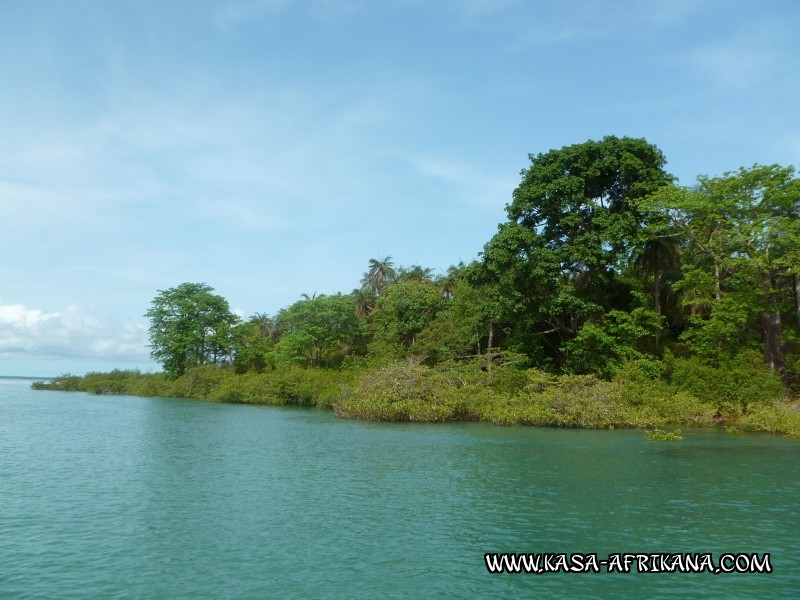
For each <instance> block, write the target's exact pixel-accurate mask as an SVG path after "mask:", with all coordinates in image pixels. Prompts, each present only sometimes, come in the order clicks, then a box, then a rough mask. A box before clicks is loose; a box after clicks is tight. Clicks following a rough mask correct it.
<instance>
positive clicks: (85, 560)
mask: <svg viewBox="0 0 800 600" xmlns="http://www.w3.org/2000/svg"><path fill="white" fill-rule="evenodd" d="M29 385H30V381H13V380H0V597H3V598H6V597H8V598H284V597H296V598H379V597H409V598H427V597H453V598H482V597H494V598H526V597H529V598H561V597H564V598H575V597H577V598H620V597H627V598H797V597H798V594H800V558H799V557H800V516H798V512H800V511H799V510H798V509H800V460H798V459H800V442H798V441H791V440H785V439H782V438H780V437H772V436H761V435H738V436H735V435H728V434H726V433H724V432H719V431H716V430H698V431H689V432H688V433H687V437H686V439H685V440H684V441H683V442H679V443H664V442H662V443H657V442H648V441H646V440H645V439H644V435H643V433H642V432H641V431H577V430H554V429H536V428H501V427H495V426H490V425H482V424H459V425H416V424H381V423H364V422H360V421H348V420H342V419H337V418H336V417H334V416H333V415H332V414H330V413H328V412H319V411H312V410H291V409H279V408H271V407H252V406H235V405H219V404H211V403H205V402H200V401H193V400H179V399H166V398H132V397H124V396H123V397H105V396H90V395H86V394H81V393H63V392H34V391H32V390H30V389H29ZM484 552H597V553H599V554H601V555H606V554H608V553H612V552H714V553H722V552H758V553H763V552H770V553H771V557H772V564H773V567H774V572H773V573H771V574H762V575H741V574H731V575H713V574H707V573H704V574H693V575H688V574H680V573H662V574H646V575H645V574H635V573H632V574H614V575H609V574H605V573H601V574H592V573H589V574H548V575H524V574H520V575H490V574H489V573H487V572H486V569H485V567H484V563H483V553H484Z"/></svg>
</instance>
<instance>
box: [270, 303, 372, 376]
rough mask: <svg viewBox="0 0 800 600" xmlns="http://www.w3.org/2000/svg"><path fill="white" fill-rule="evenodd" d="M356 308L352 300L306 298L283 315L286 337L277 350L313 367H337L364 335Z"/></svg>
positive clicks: (281, 316)
mask: <svg viewBox="0 0 800 600" xmlns="http://www.w3.org/2000/svg"><path fill="white" fill-rule="evenodd" d="M356 308H357V307H356V304H355V302H353V298H352V297H351V296H344V295H342V294H336V295H334V296H325V295H320V296H317V295H314V296H313V297H308V296H307V295H306V296H305V298H304V299H303V300H299V301H298V302H295V303H294V304H292V305H291V306H290V307H289V308H287V309H285V310H283V311H281V312H280V313H279V315H278V322H279V324H280V326H281V327H282V328H283V330H284V334H283V337H281V340H280V342H278V344H277V345H276V350H277V351H278V352H279V354H282V355H283V356H285V357H288V358H289V359H290V360H294V361H299V362H301V363H304V364H308V365H310V366H312V367H319V366H334V364H335V363H336V362H337V361H339V360H341V358H342V357H343V356H344V355H345V354H346V353H347V351H348V350H349V348H350V347H351V345H352V344H354V343H355V341H356V340H357V339H358V337H359V335H360V333H361V323H360V320H359V318H358V315H357V314H356Z"/></svg>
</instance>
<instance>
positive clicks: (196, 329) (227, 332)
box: [145, 283, 239, 377]
mask: <svg viewBox="0 0 800 600" xmlns="http://www.w3.org/2000/svg"><path fill="white" fill-rule="evenodd" d="M213 291H214V288H212V287H210V286H209V285H207V284H205V283H183V284H181V285H179V286H178V287H175V288H170V289H168V290H159V291H158V295H157V296H156V297H155V298H154V299H153V301H152V303H151V305H150V310H148V311H147V312H146V313H145V316H146V317H147V318H148V319H150V329H149V334H150V348H151V351H150V356H151V357H152V358H153V359H154V360H157V361H159V362H160V363H161V364H162V366H163V368H164V372H165V373H166V374H167V375H169V376H170V377H178V376H180V375H183V374H184V373H185V372H186V370H187V369H189V368H192V367H196V366H199V365H205V364H209V363H215V364H221V363H224V362H225V361H227V360H229V359H230V357H231V355H232V353H233V344H232V328H233V326H234V325H235V324H236V323H237V322H238V320H239V318H238V317H237V316H236V315H234V314H233V313H231V311H230V307H229V306H228V301H227V300H225V299H224V298H223V297H222V296H218V295H216V294H212V293H211V292H213Z"/></svg>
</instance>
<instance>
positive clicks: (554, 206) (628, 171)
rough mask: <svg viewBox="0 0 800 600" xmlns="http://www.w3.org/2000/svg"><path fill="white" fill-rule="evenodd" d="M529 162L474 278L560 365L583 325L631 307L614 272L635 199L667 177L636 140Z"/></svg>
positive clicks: (626, 261)
mask: <svg viewBox="0 0 800 600" xmlns="http://www.w3.org/2000/svg"><path fill="white" fill-rule="evenodd" d="M529 158H530V160H531V165H530V167H529V168H528V169H525V170H524V171H522V181H521V183H520V184H519V186H518V187H517V188H516V189H515V190H514V194H513V199H512V201H511V203H510V204H509V205H508V206H507V207H506V211H507V213H508V217H509V222H508V223H506V224H503V225H501V226H500V228H499V231H498V233H497V234H496V235H495V237H494V238H493V239H492V240H491V241H490V242H489V243H488V244H487V245H486V247H485V249H484V253H483V266H484V272H483V274H482V275H481V276H480V277H479V279H482V280H483V281H485V282H487V283H491V284H493V285H495V286H500V288H501V289H502V290H504V291H503V295H504V296H505V297H506V298H507V299H509V300H511V302H509V303H508V306H507V308H509V309H511V314H512V315H513V316H514V318H515V321H516V323H515V326H514V327H515V328H516V329H517V331H518V332H521V333H523V334H534V335H536V336H541V340H542V341H543V342H544V344H545V346H546V347H547V349H548V351H549V354H550V356H551V358H552V359H553V360H554V361H555V362H556V363H557V364H560V363H562V362H563V360H564V358H565V357H564V354H563V352H564V348H565V346H564V344H565V342H567V341H569V340H570V339H572V338H574V337H575V336H576V335H577V334H578V331H579V330H580V328H581V327H582V326H583V324H584V323H586V322H587V321H590V320H598V319H601V318H602V316H603V314H605V313H606V312H607V311H609V310H615V309H617V310H629V309H630V308H631V293H630V288H629V286H628V284H626V282H625V281H624V279H623V278H622V277H621V276H620V274H621V273H623V272H625V271H627V270H628V268H629V267H630V256H631V251H632V249H633V248H634V247H635V245H636V244H637V242H638V241H639V235H638V232H639V229H640V228H641V227H642V226H643V215H642V213H641V212H640V211H639V210H638V208H637V206H636V200H638V199H640V198H643V197H645V196H647V195H649V194H651V193H653V192H654V191H656V190H657V189H659V188H660V187H662V186H665V185H667V184H669V183H670V182H671V181H672V177H671V176H670V175H669V174H667V173H666V172H665V171H664V165H665V163H666V160H665V158H664V155H663V154H662V153H661V151H660V150H659V149H658V148H656V147H655V146H653V145H652V144H649V143H648V142H647V141H646V140H644V139H634V138H627V137H624V138H617V137H613V136H609V137H605V138H603V139H602V140H601V141H591V140H590V141H588V142H585V143H583V144H576V145H573V146H566V147H564V148H562V149H560V150H551V151H549V152H547V153H543V154H538V155H530V157H529ZM508 314H509V313H508V311H506V315H508ZM520 330H521V331H520ZM517 337H519V334H518V335H517ZM527 351H528V352H529V353H530V350H527Z"/></svg>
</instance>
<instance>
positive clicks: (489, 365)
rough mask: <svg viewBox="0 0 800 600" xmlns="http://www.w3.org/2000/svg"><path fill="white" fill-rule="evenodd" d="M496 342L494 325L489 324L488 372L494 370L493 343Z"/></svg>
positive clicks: (487, 346) (487, 345)
mask: <svg viewBox="0 0 800 600" xmlns="http://www.w3.org/2000/svg"><path fill="white" fill-rule="evenodd" d="M493 340H494V324H493V323H489V341H488V342H487V344H486V370H487V371H488V370H491V368H492V341H493Z"/></svg>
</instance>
